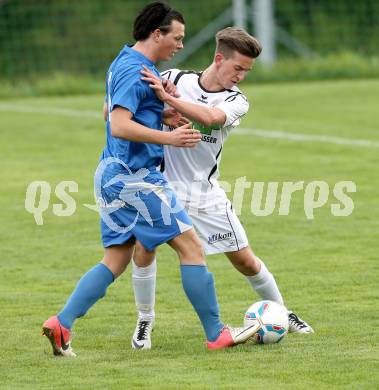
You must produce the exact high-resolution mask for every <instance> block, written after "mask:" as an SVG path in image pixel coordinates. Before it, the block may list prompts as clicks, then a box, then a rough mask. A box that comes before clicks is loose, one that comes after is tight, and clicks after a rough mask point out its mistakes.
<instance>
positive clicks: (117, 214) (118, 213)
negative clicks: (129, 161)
mask: <svg viewBox="0 0 379 390" xmlns="http://www.w3.org/2000/svg"><path fill="white" fill-rule="evenodd" d="M100 182H101V186H99V183H100ZM96 185H97V188H96ZM100 187H101V188H100ZM95 192H96V196H97V202H98V206H99V210H100V215H101V238H102V241H103V246H104V247H105V248H106V247H109V246H112V245H121V244H124V243H126V242H128V241H130V240H133V239H137V240H139V241H140V242H141V243H142V245H143V246H144V247H145V248H146V249H148V250H153V249H154V248H156V247H157V246H158V245H160V244H163V243H165V242H167V241H169V240H171V239H172V238H174V237H176V236H178V235H179V234H181V233H183V232H185V231H186V230H189V229H191V228H192V222H191V220H190V218H189V217H188V215H187V213H186V211H185V209H184V208H183V206H182V205H181V204H180V202H179V201H178V200H177V199H176V196H175V194H174V192H173V191H172V189H171V188H170V187H169V186H168V183H167V181H166V179H165V177H164V176H163V174H162V173H161V172H159V171H157V170H155V169H154V170H148V169H142V170H139V171H138V172H136V173H131V172H128V171H126V170H124V171H120V170H113V169H112V168H109V167H107V168H106V169H105V171H104V172H103V173H102V175H101V178H100V179H99V180H98V181H97V184H96V177H95ZM100 194H101V196H99V195H100Z"/></svg>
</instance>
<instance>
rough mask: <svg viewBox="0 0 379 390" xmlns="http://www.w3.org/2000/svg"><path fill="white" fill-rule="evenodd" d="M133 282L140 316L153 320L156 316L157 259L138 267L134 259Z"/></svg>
mask: <svg viewBox="0 0 379 390" xmlns="http://www.w3.org/2000/svg"><path fill="white" fill-rule="evenodd" d="M132 265H133V270H132V282H133V289H134V298H135V301H136V307H137V311H138V316H139V317H140V318H143V319H146V320H153V319H154V316H155V312H154V306H155V284H156V273H157V262H156V259H154V261H153V262H152V263H151V264H150V265H149V266H147V267H138V266H137V265H136V264H135V262H134V260H132Z"/></svg>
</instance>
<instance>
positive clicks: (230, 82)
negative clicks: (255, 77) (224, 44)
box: [215, 51, 255, 89]
mask: <svg viewBox="0 0 379 390" xmlns="http://www.w3.org/2000/svg"><path fill="white" fill-rule="evenodd" d="M215 60H216V65H217V74H218V79H219V82H220V84H221V85H222V86H223V88H226V89H228V88H232V87H233V86H234V85H237V84H238V83H239V82H241V81H242V80H243V79H244V78H245V76H246V74H247V73H248V72H249V71H250V70H251V68H252V67H253V64H254V61H255V59H254V58H251V57H248V56H245V55H243V54H240V53H238V52H237V51H235V52H234V53H233V55H232V56H231V57H229V58H225V57H224V56H223V55H222V54H221V53H217V54H216V58H215Z"/></svg>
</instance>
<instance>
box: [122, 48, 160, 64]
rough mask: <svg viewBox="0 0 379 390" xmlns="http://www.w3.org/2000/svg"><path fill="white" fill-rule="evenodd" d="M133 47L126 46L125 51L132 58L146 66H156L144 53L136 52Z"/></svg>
mask: <svg viewBox="0 0 379 390" xmlns="http://www.w3.org/2000/svg"><path fill="white" fill-rule="evenodd" d="M132 46H133V45H125V46H124V51H125V52H126V53H128V54H131V55H132V56H134V57H136V58H138V59H140V60H141V61H142V62H143V63H144V64H146V65H150V66H154V62H153V61H151V60H149V59H148V58H147V57H145V56H144V55H143V54H142V53H140V52H139V51H137V50H134V49H133V47H132Z"/></svg>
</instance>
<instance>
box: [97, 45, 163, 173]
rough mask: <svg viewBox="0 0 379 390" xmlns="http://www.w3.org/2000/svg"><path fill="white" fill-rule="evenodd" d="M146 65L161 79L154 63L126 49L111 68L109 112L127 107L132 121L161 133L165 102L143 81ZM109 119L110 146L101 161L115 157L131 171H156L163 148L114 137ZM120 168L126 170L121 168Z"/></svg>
mask: <svg viewBox="0 0 379 390" xmlns="http://www.w3.org/2000/svg"><path fill="white" fill-rule="evenodd" d="M142 65H145V66H147V67H148V68H149V69H150V70H151V71H152V72H154V73H155V74H156V75H157V76H159V77H160V75H159V72H158V71H157V69H156V68H155V66H154V63H153V62H152V61H150V60H149V59H148V58H146V57H145V56H144V55H143V54H141V53H139V52H138V51H136V50H134V49H133V48H131V47H128V46H125V47H124V48H123V49H122V50H121V52H120V54H119V55H118V56H117V57H116V59H115V60H114V61H113V62H112V64H111V66H110V67H109V70H108V74H107V84H106V93H107V103H108V113H110V112H112V111H113V109H114V108H115V107H117V106H120V107H123V108H126V109H127V110H129V111H130V112H131V113H132V114H133V116H132V120H133V121H135V122H137V123H140V124H141V125H144V126H146V127H149V128H152V129H156V130H161V129H162V112H163V103H162V102H161V101H160V100H159V99H158V98H157V97H156V94H155V92H154V90H152V89H151V88H150V87H149V85H148V83H147V82H145V81H143V80H141V77H142V74H141V73H140V71H141V70H142ZM109 117H110V116H109V114H108V119H107V128H106V131H107V144H106V146H105V148H104V151H103V154H102V156H101V159H105V158H108V157H115V158H118V159H120V160H122V161H123V162H124V163H125V164H126V165H127V166H128V167H129V169H130V170H131V171H133V172H135V171H137V170H138V169H140V168H148V169H154V168H155V167H157V166H159V165H160V164H161V162H162V159H163V146H162V145H155V144H148V143H142V142H133V141H128V140H125V139H121V138H117V137H113V136H112V134H111V131H110V121H109ZM117 169H121V170H122V169H123V168H122V166H121V165H119V166H118V167H117Z"/></svg>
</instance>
